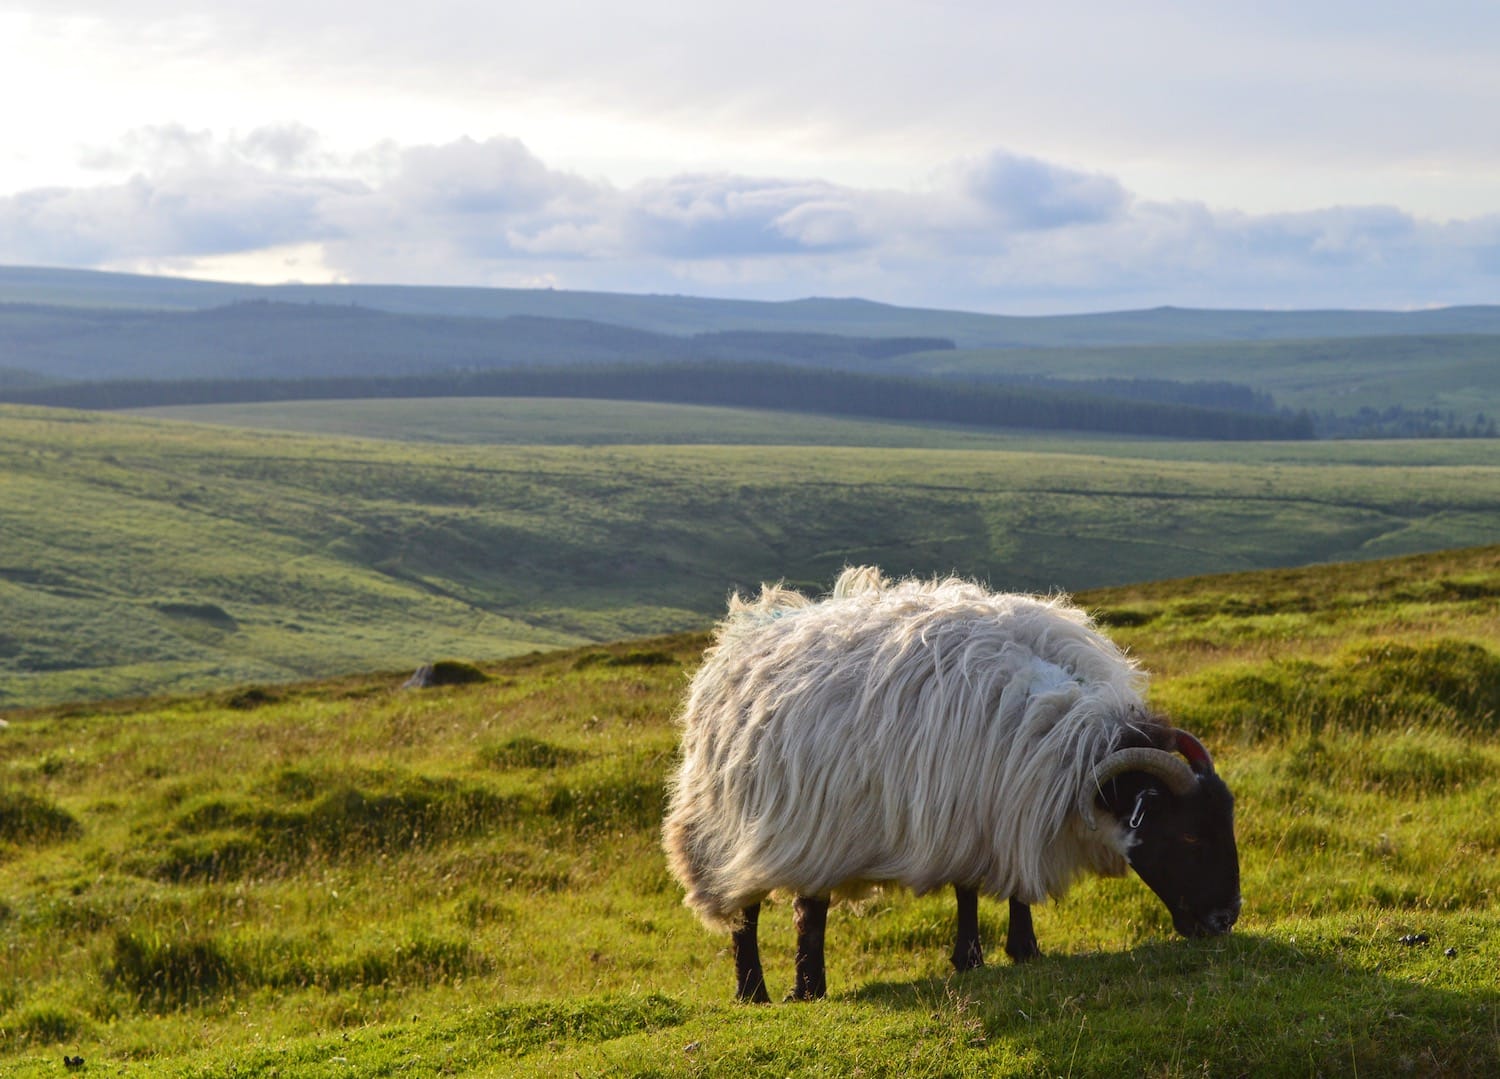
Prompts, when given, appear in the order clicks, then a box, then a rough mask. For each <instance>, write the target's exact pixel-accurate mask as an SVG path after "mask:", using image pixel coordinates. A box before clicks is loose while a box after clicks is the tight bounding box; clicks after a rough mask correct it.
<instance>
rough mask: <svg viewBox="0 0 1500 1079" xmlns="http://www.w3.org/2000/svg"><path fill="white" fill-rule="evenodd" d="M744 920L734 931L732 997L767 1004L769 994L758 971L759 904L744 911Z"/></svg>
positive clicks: (751, 1002)
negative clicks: (757, 935) (733, 982)
mask: <svg viewBox="0 0 1500 1079" xmlns="http://www.w3.org/2000/svg"><path fill="white" fill-rule="evenodd" d="M744 916H745V920H744V921H743V922H742V923H741V924H740V927H739V928H738V929H736V930H735V931H734V938H733V939H734V981H735V986H734V996H735V999H736V1000H742V1001H744V1002H745V1003H747V1004H769V1003H771V994H769V993H767V992H766V976H765V973H764V972H763V971H762V970H761V969H760V944H759V943H758V942H757V941H756V931H757V930H758V929H759V927H760V904H759V903H752V904H751V905H750V906H748V907H746V908H745V910H744Z"/></svg>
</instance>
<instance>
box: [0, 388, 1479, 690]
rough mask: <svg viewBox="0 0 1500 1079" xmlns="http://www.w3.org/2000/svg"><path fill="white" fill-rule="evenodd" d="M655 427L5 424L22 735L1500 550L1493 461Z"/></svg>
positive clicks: (3, 571)
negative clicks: (82, 710)
mask: <svg viewBox="0 0 1500 1079" xmlns="http://www.w3.org/2000/svg"><path fill="white" fill-rule="evenodd" d="M450 405H451V407H450ZM459 406H462V407H466V408H469V409H471V410H472V409H473V408H474V407H476V406H475V404H474V403H473V402H462V403H449V404H448V405H445V403H443V402H433V403H431V405H430V411H428V412H427V413H426V422H427V423H428V425H429V426H430V427H431V428H432V429H436V430H442V429H446V428H450V427H453V428H456V426H457V425H456V424H454V423H453V422H452V420H451V419H450V418H449V417H450V416H452V415H454V413H453V412H452V407H459ZM495 407H496V408H497V409H500V411H494V412H491V413H490V414H489V418H488V419H485V418H483V416H480V417H477V418H476V417H475V415H474V414H473V413H472V411H471V412H470V413H469V419H468V420H466V421H464V422H466V423H469V424H480V425H488V426H489V427H490V428H491V429H492V430H493V429H494V428H496V427H502V428H503V426H504V425H505V424H506V423H507V422H510V421H508V420H507V419H506V416H507V415H521V416H522V417H523V420H522V422H523V423H524V424H529V429H530V430H535V429H536V428H537V426H538V425H539V424H541V425H547V424H549V423H552V424H556V425H557V427H558V433H559V434H560V433H562V432H563V431H570V432H575V433H581V432H585V431H587V430H589V429H590V427H591V425H592V426H593V427H594V429H596V430H598V429H602V428H601V426H600V418H601V410H603V409H605V406H601V405H597V404H596V405H594V406H592V410H590V409H587V408H577V411H575V412H574V413H573V414H572V416H571V418H568V417H569V410H570V409H574V408H575V407H576V406H574V405H572V404H568V403H559V402H537V403H536V404H535V406H534V407H535V408H537V409H539V410H541V411H539V412H535V413H530V414H529V415H530V418H529V419H526V418H525V417H526V416H527V415H528V413H527V408H526V406H525V405H523V404H521V403H517V402H508V403H505V402H501V403H496V404H495ZM634 407H635V406H629V405H623V404H622V405H616V406H611V409H609V410H605V412H606V413H607V414H609V415H612V416H613V418H612V419H610V420H608V423H612V424H614V425H615V426H616V428H617V429H618V430H619V431H620V432H621V434H620V435H619V437H618V440H617V442H616V444H602V443H600V442H599V441H597V439H596V440H595V441H594V442H593V443H592V444H590V445H576V444H554V445H536V444H532V445H521V444H514V443H512V444H504V439H503V438H496V437H495V436H493V435H491V436H488V437H489V439H490V441H489V442H487V443H471V444H457V443H452V442H449V443H434V442H430V441H429V442H395V441H372V440H360V439H350V438H332V437H314V436H300V435H293V434H288V433H284V432H276V433H265V432H253V431H247V430H236V429H233V428H225V427H212V426H204V425H193V424H182V423H166V422H160V421H150V420H143V419H133V418H123V417H118V416H113V415H105V414H98V413H77V412H67V411H59V410H47V409H18V408H14V407H10V406H0V498H3V502H4V505H5V509H6V512H5V514H4V515H3V516H0V552H3V553H0V606H3V608H4V610H5V611H6V613H7V619H6V623H5V625H4V626H0V705H4V706H5V707H15V706H17V705H20V704H30V703H41V702H44V701H56V700H65V699H72V698H77V697H109V696H120V695H125V694H139V693H151V692H160V691H163V690H168V689H175V690H187V689H192V688H200V687H203V686H207V685H223V684H229V683H234V682H245V681H266V682H270V681H280V680H285V679H288V678H298V677H308V676H312V675H318V674H325V673H336V672H339V671H352V670H361V669H368V668H370V667H372V666H377V667H398V666H411V667H415V666H416V665H417V664H418V663H420V662H423V661H424V660H426V659H430V658H432V657H433V656H435V655H439V654H448V653H457V654H462V655H469V656H473V657H476V658H487V657H494V656H502V655H508V654H514V653H517V652H525V651H530V650H533V649H537V648H551V647H558V646H562V645H568V644H577V643H581V642H585V641H599V640H612V639H619V638H623V637H629V636H635V635H639V634H645V633H657V632H665V631H670V630H677V629H685V628H690V627H694V626H701V625H703V624H705V623H706V622H707V621H709V620H710V619H712V617H713V616H714V615H715V613H716V612H717V611H718V610H719V609H720V607H721V605H722V602H723V598H724V595H725V593H726V592H727V591H728V590H729V589H730V588H732V587H743V588H748V587H753V586H755V585H756V584H757V583H758V582H759V581H761V580H763V579H776V578H781V577H785V578H788V579H790V580H793V581H817V580H823V579H825V578H829V577H831V575H832V573H833V572H834V571H835V570H837V569H838V568H839V567H840V566H842V565H844V564H845V563H850V562H862V561H873V562H877V563H880V564H883V565H885V566H887V567H890V568H891V569H892V570H893V571H899V572H908V571H910V572H922V573H938V572H949V571H952V570H955V569H956V570H959V571H961V572H964V573H967V574H973V575H977V576H981V577H986V578H988V579H990V580H992V581H994V582H996V583H997V584H1002V583H1003V584H1004V586H1006V587H1011V588H1027V589H1040V590H1046V589H1049V588H1063V589H1066V590H1076V589H1080V588H1084V587H1091V586H1096V585H1104V584H1114V583H1126V582H1131V581H1139V580H1146V579H1153V578H1162V577H1174V576H1181V575H1183V574H1186V573H1206V572H1215V571H1223V570H1230V569H1241V568H1257V567H1269V566H1284V565H1296V564H1303V563H1307V562H1312V561H1328V560H1336V559H1346V558H1369V557H1377V556H1381V555H1390V554H1397V553H1406V552H1413V551H1423V550H1434V549H1438V548H1444V547H1454V546H1464V545H1470V544H1476V543H1483V542H1488V541H1490V540H1492V539H1493V538H1494V536H1495V535H1496V534H1497V532H1500V518H1497V514H1500V505H1497V502H1496V500H1495V496H1494V492H1495V491H1496V490H1500V457H1497V454H1500V444H1497V443H1495V442H1494V441H1492V440H1475V441H1470V442H1461V443H1457V442H1456V443H1388V444H1354V443H1351V444H1347V445H1345V444H1324V443H1287V444H1277V443H1247V444H1236V445H1234V446H1229V445H1228V444H1218V443H1213V444H1201V443H1183V442H1167V443H1162V442H1149V441H1139V442H1104V441H1087V440H1075V441H1072V442H1064V441H1059V442H1055V443H1046V442H1043V443H1041V444H1035V443H1033V444H1030V445H1027V444H1024V443H1017V442H1016V441H1015V440H1013V439H1011V440H1007V439H1000V440H996V441H993V442H987V441H985V440H984V439H982V438H979V437H977V436H975V435H973V434H972V433H969V434H964V433H961V432H942V431H936V432H935V431H932V430H930V429H927V428H901V429H897V430H896V432H895V433H893V428H894V427H895V425H875V426H871V425H866V424H857V423H848V424H845V425H838V424H836V423H834V422H833V421H829V420H827V419H823V418H805V419H797V418H794V417H786V416H777V415H768V414H759V415H756V414H749V413H725V412H723V411H722V410H711V409H683V410H675V409H663V408H662V407H661V406H650V405H648V406H643V407H644V411H643V412H639V413H638V412H636V411H634ZM416 416H417V414H415V413H411V412H407V413H406V420H405V421H403V422H406V423H408V424H410V423H413V422H415V419H416ZM548 417H552V419H551V420H550V421H549V419H548ZM736 426H738V428H739V429H740V431H741V432H742V433H741V436H740V437H741V438H742V439H743V440H744V441H743V442H742V444H740V445H725V444H703V443H704V441H706V442H707V443H719V441H720V432H721V431H723V430H725V429H732V428H734V427H736ZM693 430H696V431H697V432H699V434H698V435H697V436H696V437H697V438H698V439H700V442H699V443H697V444H694V443H693V442H681V441H679V442H678V443H676V444H663V442H662V441H660V439H661V435H660V434H659V432H662V431H675V432H677V437H679V438H681V437H683V436H684V435H687V434H689V433H690V432H691V431H693ZM653 431H654V432H657V433H655V434H653V433H651V432H653ZM632 432H635V433H634V434H633V435H632ZM411 433H413V432H412V431H410V430H409V431H408V434H411ZM642 435H644V436H645V437H646V438H648V439H653V440H657V441H655V442H654V443H653V442H642V441H641V436H642ZM418 437H420V435H418ZM450 437H451V436H450ZM570 437H572V436H570ZM959 447H963V448H959ZM1049 447H1050V448H1049Z"/></svg>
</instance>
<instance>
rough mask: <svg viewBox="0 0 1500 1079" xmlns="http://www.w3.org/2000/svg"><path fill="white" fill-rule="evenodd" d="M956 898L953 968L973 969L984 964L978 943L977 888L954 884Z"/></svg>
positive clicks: (981, 949) (981, 950)
mask: <svg viewBox="0 0 1500 1079" xmlns="http://www.w3.org/2000/svg"><path fill="white" fill-rule="evenodd" d="M953 894H954V895H955V896H956V897H957V898H958V935H957V936H956V937H955V938H954V940H953V969H954V970H973V969H974V968H975V967H982V966H984V949H983V948H982V947H980V944H979V889H977V888H965V887H964V886H963V885H960V884H955V885H954V886H953Z"/></svg>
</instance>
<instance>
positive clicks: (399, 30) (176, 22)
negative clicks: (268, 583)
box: [0, 0, 1500, 314]
mask: <svg viewBox="0 0 1500 1079" xmlns="http://www.w3.org/2000/svg"><path fill="white" fill-rule="evenodd" d="M1497 57H1500V4H1496V3H1494V2H1493V0H1428V2H1426V3H1423V4H1412V3H1410V2H1409V0H1406V2H1402V3H1395V2H1388V0H1300V2H1299V0H1257V2H1256V3H1255V4H1248V3H1244V2H1242V0H1235V2H1221V0H1196V2H1195V0H1133V2H1132V3H1128V4H1123V3H1119V2H1118V0H1111V2H1100V0H1049V2H1048V3H1047V4H1038V3H1035V0H1027V2H1025V3H1020V2H1012V0H921V2H915V0H913V2H905V3H894V2H887V0H859V2H847V3H846V2H828V0H799V2H788V0H760V2H759V3H757V4H753V5H751V4H743V3H735V4H726V3H720V2H717V0H694V2H687V3H679V2H675V0H674V2H668V0H632V2H631V3H629V4H619V3H615V2H605V0H549V2H548V3H545V4H541V3H536V2H535V0H529V2H527V3H524V4H522V3H516V2H514V0H424V2H423V3H420V4H415V3H409V2H407V3H393V2H391V0H361V2H359V3H354V2H352V0H332V2H328V0H297V2H292V0H257V2H256V3H254V4H246V3H243V2H241V0H236V2H234V3H230V2H227V0H201V2H197V3H184V2H178V0H0V100H3V101H4V102H5V103H6V104H5V107H4V108H3V109H0V133H3V136H4V138H3V139H0V264H9V265H38V266H60V267H78V268H92V269H106V270H119V271H129V272H141V273H158V274H172V275H180V276H191V277H204V278H212V279H217V280H229V281H249V282H256V283H277V282H281V281H307V282H325V281H345V282H354V283H396V284H420V285H478V286H502V287H553V288H566V289H598V290H606V291H620V292H634V293H647V292H651V293H682V294H692V295H703V296H724V297H740V298H748V299H766V300H783V299H796V298H800V297H805V296H859V297H864V298H866V299H871V300H877V301H881V302H886V303H895V304H903V305H911V306H923V307H940V308H958V309H968V310H979V311H991V312H998V313H1009V314H1043V313H1057V312H1077V311H1100V310H1119V309H1130V308H1141V307H1154V306H1159V305H1166V304H1170V305H1176V306H1183V307H1237V308H1279V309H1286V308H1311V307H1352V308H1386V309H1416V308H1423V307H1434V306H1446V305H1453V304H1470V303H1500V62H1496V58H1497Z"/></svg>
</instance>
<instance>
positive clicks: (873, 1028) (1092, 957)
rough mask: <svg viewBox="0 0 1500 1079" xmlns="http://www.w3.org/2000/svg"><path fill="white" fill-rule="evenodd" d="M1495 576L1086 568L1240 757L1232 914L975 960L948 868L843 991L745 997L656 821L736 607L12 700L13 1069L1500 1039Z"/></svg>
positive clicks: (1073, 930) (0, 849)
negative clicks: (158, 688)
mask: <svg viewBox="0 0 1500 1079" xmlns="http://www.w3.org/2000/svg"><path fill="white" fill-rule="evenodd" d="M128 426H129V425H125V427H127V428H128ZM148 429H150V428H148ZM170 434H171V431H170V430H169V429H168V430H163V431H159V433H158V437H159V438H168V437H169V436H170ZM190 444H191V445H194V446H197V445H198V444H197V443H190ZM230 444H231V445H233V442H232V441H231V443H230ZM339 448H340V451H341V452H342V453H345V454H347V453H348V452H349V448H348V446H347V445H346V444H342V443H341V444H339ZM116 452H123V451H121V450H117V451H116ZM367 452H370V453H374V450H373V449H371V450H369V451H367ZM824 583H825V584H826V583H827V582H826V581H825V582H824ZM1497 596H1500V548H1497V547H1489V548H1484V549H1476V550H1469V551H1454V552H1444V553H1440V554H1435V555H1425V556H1416V557H1410V558H1406V559H1401V560H1394V561H1376V562H1365V563H1358V564H1351V565H1344V566H1327V567H1314V568H1310V569H1305V570H1283V571H1274V572H1270V573H1254V574H1235V575H1230V576H1224V577H1209V578H1202V579H1196V580H1174V581H1168V582H1162V583H1159V584H1155V585H1131V586H1128V587H1120V588H1114V589H1107V590H1102V591H1097V592H1091V593H1088V594H1086V595H1084V596H1082V597H1080V599H1081V601H1082V602H1083V603H1084V604H1085V605H1086V606H1087V607H1089V608H1090V609H1092V610H1094V611H1096V612H1097V613H1098V614H1099V616H1100V617H1101V618H1102V619H1104V621H1105V622H1106V624H1108V625H1110V626H1112V627H1113V629H1112V632H1113V633H1114V635H1115V636H1116V637H1117V638H1118V639H1119V640H1120V641H1121V642H1122V643H1123V644H1125V645H1126V646H1128V647H1129V648H1130V649H1131V650H1132V651H1133V652H1134V653H1136V654H1137V655H1138V656H1139V657H1140V658H1141V659H1142V660H1143V662H1144V663H1145V664H1146V665H1147V666H1148V667H1149V668H1150V669H1152V670H1153V671H1155V672H1157V678H1156V680H1155V681H1154V683H1153V689H1152V700H1153V702H1154V703H1155V704H1157V705H1158V706H1163V707H1167V708H1169V709H1170V710H1171V712H1172V714H1173V715H1174V717H1175V718H1176V719H1177V720H1178V721H1179V722H1181V723H1182V724H1183V725H1185V726H1188V727H1189V728H1190V729H1193V730H1194V731H1196V732H1197V733H1199V734H1200V735H1202V736H1203V738H1204V739H1205V741H1206V742H1207V743H1208V744H1209V746H1210V748H1211V749H1212V750H1213V752H1214V754H1215V757H1216V760H1217V762H1218V766H1219V770H1220V772H1221V774H1223V775H1224V777H1225V779H1226V780H1227V782H1228V783H1229V784H1230V786H1231V788H1232V789H1233V790H1234V791H1235V792H1236V795H1237V799H1238V833H1239V842H1240V851H1241V860H1242V867H1243V881H1242V884H1243V892H1244V896H1245V910H1244V913H1243V915H1242V917H1241V920H1240V922H1239V924H1238V926H1237V927H1236V929H1235V932H1234V933H1233V934H1232V935H1230V936H1228V937H1223V938H1215V939H1212V940H1206V941H1184V940H1181V939H1177V938H1175V937H1174V936H1173V934H1172V932H1171V926H1170V921H1169V919H1168V917H1167V915H1166V912H1165V910H1164V909H1163V908H1162V907H1161V905H1160V904H1159V903H1158V902H1157V901H1156V899H1155V898H1154V897H1153V896H1152V895H1151V894H1150V892H1149V891H1148V890H1147V889H1146V888H1145V886H1144V885H1143V884H1141V883H1140V882H1139V881H1138V880H1136V879H1134V878H1129V879H1126V880H1118V881H1090V882H1088V883H1086V884H1084V885H1082V886H1080V887H1078V888H1077V889H1075V890H1074V892H1072V893H1071V894H1070V895H1069V897H1068V898H1067V899H1066V900H1064V901H1062V902H1061V903H1059V904H1056V905H1051V906H1045V907H1040V908H1038V910H1037V932H1038V938H1039V940H1040V942H1041V946H1042V950H1043V953H1044V954H1043V958H1041V959H1040V960H1038V961H1037V962H1035V963H1034V964H1031V965H1029V966H1026V967H1014V966H1011V965H1009V964H1008V963H1006V962H1005V961H1004V960H1003V958H1001V957H1000V955H999V949H998V947H997V946H996V944H995V942H997V941H998V939H999V938H1000V937H1001V936H1003V930H1004V913H1003V904H1000V903H996V902H995V901H992V900H987V901H985V902H983V903H982V904H981V925H982V928H983V931H984V933H985V934H986V937H987V939H988V940H989V941H990V942H991V948H990V954H991V956H992V964H993V965H991V966H989V967H986V968H984V969H982V970H979V971H975V972H971V973H969V974H965V975H953V974H952V972H951V968H950V967H949V965H948V961H947V951H948V948H949V946H950V945H951V934H952V921H953V902H952V898H951V895H934V896H931V897H927V898H924V899H920V900H918V899H913V898H912V897H910V896H908V895H905V894H902V893H890V894H884V895H881V896H878V897H877V898H875V899H873V900H871V901H869V902H867V903H865V904H862V905H860V906H857V907H836V908H835V909H834V911H833V912H832V914H831V916H830V919H829V937H828V941H829V981H830V996H829V998H828V999H827V1000H825V1001H821V1002H819V1003H816V1004H809V1005H791V1004H775V1005H771V1006H765V1007H756V1006H742V1005H736V1004H735V1003H733V1001H732V999H731V998H732V987H733V973H732V972H733V963H732V960H731V958H730V956H729V954H728V951H727V939H726V938H723V937H718V936H715V935H712V934H710V933H708V932H707V931H705V930H704V929H703V928H702V927H701V926H699V925H698V924H697V923H696V921H695V920H694V919H693V918H692V917H691V915H690V914H689V913H688V912H687V911H686V910H685V909H684V908H683V907H682V906H681V905H680V898H681V895H680V891H679V890H678V888H677V886H676V885H675V883H674V882H673V881H672V880H671V879H670V878H669V876H668V875H667V872H666V869H665V865H664V860H663V858H662V856H661V854H660V852H659V850H658V848H657V828H658V825H659V820H660V813H661V806H662V798H663V790H662V783H663V780H664V777H665V776H666V775H667V773H668V771H669V769H670V768H671V766H672V758H673V752H674V745H675V731H674V729H673V726H672V723H671V716H672V714H673V711H674V709H675V707H676V703H677V700H678V698H679V695H680V693H681V691H682V688H683V686H684V684H685V680H686V677H687V675H688V673H689V672H690V671H691V669H692V668H693V666H694V664H695V663H696V660H697V656H698V655H699V653H700V651H701V648H702V646H703V645H704V643H705V638H704V637H703V636H701V635H696V634H689V635H681V636H673V637H665V638H658V639H653V640H641V641H634V642H629V643H623V644H618V645H612V646H608V647H597V646H590V647H586V648H584V649H581V650H576V651H562V652H552V653H549V654H547V655H544V656H530V657H521V658H516V659H510V660H506V661H502V662H498V663H494V664H486V665H484V671H485V673H486V674H487V676H488V680H487V681H484V682H482V683H478V684H470V685H464V686H453V687H449V688H441V689H433V690H427V691H413V690H401V689H398V688H397V686H398V684H399V682H400V680H401V678H402V677H403V674H404V672H396V673H392V674H388V675H383V676H374V675H366V676H359V677H350V678H345V679H341V680H337V681H330V682H322V683H308V684H302V685H295V686H279V687H259V688H257V687H243V686H242V687H238V688H236V689H234V690H226V691H222V692H218V693H215V694H212V695H208V696H197V697H185V698H180V699H173V700H160V701H151V702H140V703H134V704H105V705H92V706H91V705H74V706H69V707H64V708H55V709H50V710H39V711H34V712H29V713H21V714H14V713H13V714H11V715H10V717H9V718H10V723H9V726H8V728H6V729H4V730H0V819H3V821H4V828H3V829H0V897H3V898H0V944H3V947H0V1072H3V1073H4V1074H6V1075H14V1076H17V1077H19V1079H33V1077H41V1076H51V1075H60V1074H64V1068H63V1064H62V1058H63V1056H64V1055H68V1056H81V1057H83V1058H84V1060H85V1062H86V1063H85V1068H86V1072H85V1074H109V1075H134V1076H164V1077H167V1079H179V1077H188V1076H194V1077H215V1076H224V1077H227V1076H237V1077H264V1079H270V1077H272V1076H280V1077H286V1076H310V1077H322V1076H330V1077H331V1076H346V1075H410V1076H470V1075H472V1076H549V1077H550V1076H557V1075H569V1076H571V1075H580V1076H593V1075H660V1076H675V1075H683V1076H710V1075H728V1074H743V1075H767V1076H787V1075H797V1076H801V1075H828V1076H832V1075H864V1076H892V1077H896V1076H903V1077H904V1076H1012V1075H1016V1076H1055V1075H1098V1076H1118V1075H1156V1076H1189V1075H1241V1074H1246V1075H1256V1076H1262V1075H1266V1076H1282V1075H1285V1076H1305V1075H1356V1074H1358V1075H1388V1074H1407V1073H1414V1074H1418V1075H1453V1076H1478V1075H1493V1074H1497V1073H1500V992H1497V986H1496V981H1495V972H1496V970H1497V969H1500V827H1497V818H1496V815H1495V812H1494V807H1495V805H1496V804H1497V801H1500V726H1497V723H1500V718H1497V717H1500V621H1497V620H1496V618H1495V609H1496V597H1497ZM788 906H789V905H788V904H782V903H774V904H772V905H770V906H769V907H768V909H767V911H766V913H765V914H764V915H763V917H762V929H761V940H762V948H763V950H764V954H765V957H766V973H767V977H768V979H769V980H770V982H771V989H772V994H773V996H777V997H779V995H780V994H781V992H782V991H783V990H784V989H785V988H786V987H787V985H788V984H789V981H790V977H791V973H790V972H791V962H792V959H791V954H792V930H791V926H790V916H789V911H788Z"/></svg>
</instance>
